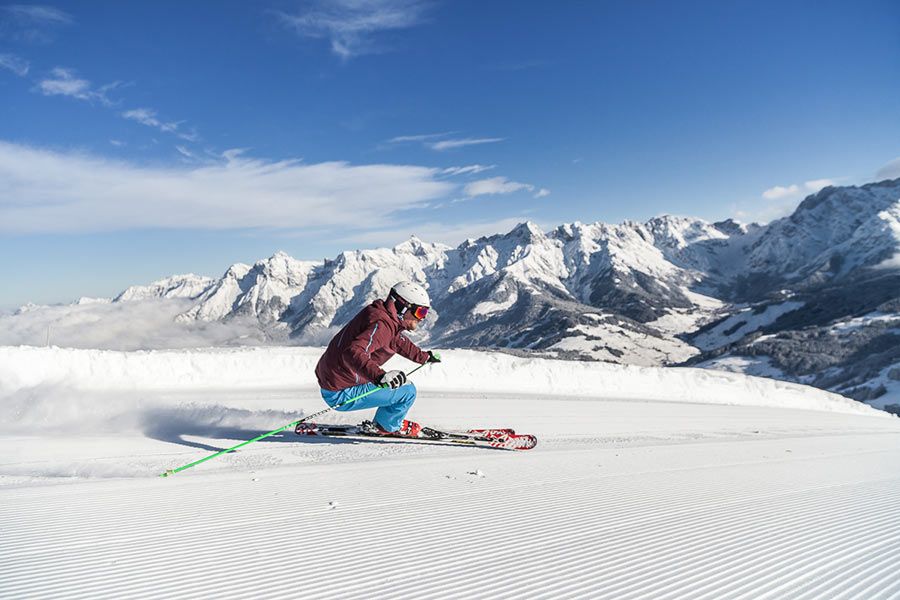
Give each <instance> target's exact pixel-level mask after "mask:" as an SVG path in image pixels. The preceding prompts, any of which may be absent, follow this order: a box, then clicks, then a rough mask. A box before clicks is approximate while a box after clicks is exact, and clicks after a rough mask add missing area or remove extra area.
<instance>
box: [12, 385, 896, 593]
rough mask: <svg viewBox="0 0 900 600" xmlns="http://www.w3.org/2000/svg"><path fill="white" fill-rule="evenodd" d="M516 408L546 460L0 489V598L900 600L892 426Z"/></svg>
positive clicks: (364, 465)
mask: <svg viewBox="0 0 900 600" xmlns="http://www.w3.org/2000/svg"><path fill="white" fill-rule="evenodd" d="M274 401H275V402H277V399H275V400H274ZM514 401H516V400H515V399H511V398H492V397H461V396H459V395H452V396H440V395H437V396H435V397H434V398H431V399H429V400H424V399H423V402H422V406H421V407H420V406H417V407H416V409H419V410H420V412H423V413H433V414H434V415H435V416H434V418H435V419H437V420H442V419H443V420H451V418H450V417H449V414H450V413H453V414H456V415H458V414H459V412H463V413H465V411H467V410H468V411H471V412H474V413H478V412H481V413H483V414H484V415H485V418H488V419H493V418H498V417H497V416H496V415H494V412H495V411H496V412H502V411H506V410H508V406H509V403H511V402H514ZM520 402H522V403H523V406H521V407H520V408H521V410H520V412H519V413H518V416H516V417H514V418H511V420H512V421H515V423H514V424H515V425H516V428H517V429H518V430H522V431H525V430H526V429H530V430H538V429H539V430H541V432H540V434H541V445H539V446H538V448H536V449H535V450H533V451H530V452H522V453H514V452H503V451H491V450H482V449H473V448H464V447H456V446H453V447H446V446H423V445H412V444H409V443H406V442H403V441H381V442H379V441H377V440H376V441H374V442H372V443H368V442H357V441H353V440H344V439H341V440H334V441H332V440H324V441H323V440H319V439H315V440H314V441H312V442H307V441H304V439H300V441H297V442H292V443H277V442H272V443H268V444H267V443H266V442H259V443H257V444H253V445H251V446H249V447H247V448H246V449H243V450H241V451H240V452H239V453H237V454H235V455H230V456H226V457H221V458H219V459H216V460H215V461H210V462H209V463H204V464H202V465H198V466H197V467H195V468H194V469H191V470H188V471H185V472H183V473H181V474H179V475H177V476H175V477H171V478H168V479H162V478H158V477H156V476H155V475H156V474H157V473H158V472H159V471H160V470H162V468H165V467H166V466H168V467H171V466H176V465H177V464H181V463H183V462H187V461H189V460H194V459H196V458H198V457H200V456H203V455H205V454H204V453H203V452H198V450H197V449H192V448H186V449H183V450H182V451H177V452H173V451H172V448H171V447H170V446H171V445H170V444H168V443H166V442H161V441H152V442H147V443H146V445H144V444H141V443H139V440H137V439H129V438H127V437H126V439H124V440H119V441H118V443H116V440H115V439H114V438H113V439H110V440H108V444H107V445H108V446H109V450H112V452H110V451H109V450H105V449H104V447H102V446H100V445H97V444H94V443H91V444H89V446H90V449H85V450H84V452H85V453H84V454H83V455H82V456H81V458H80V459H78V460H80V461H82V462H84V463H86V464H89V463H91V462H95V461H98V460H102V458H103V457H102V456H100V455H98V453H99V454H102V452H103V451H106V452H107V454H115V453H117V452H118V453H121V452H122V451H123V445H122V444H123V443H126V444H127V443H131V444H134V445H133V446H131V447H132V448H134V451H133V453H132V454H131V455H129V454H128V453H127V452H126V453H124V454H119V456H120V457H119V458H116V459H115V460H116V461H121V460H123V458H122V457H128V459H130V460H132V461H133V462H134V463H135V466H134V467H133V468H134V469H136V470H135V471H134V472H132V473H131V477H129V478H121V477H119V478H112V479H92V480H89V481H83V480H82V481H80V482H76V483H68V484H57V485H46V484H44V485H34V484H33V483H32V484H31V485H25V484H23V483H19V484H10V485H7V486H6V487H3V488H0V501H2V505H3V507H4V510H3V511H2V513H0V534H2V538H3V544H2V546H0V597H4V598H25V597H41V598H53V597H60V598H159V597H178V598H187V597H210V596H214V597H217V598H242V597H247V596H255V597H276V596H277V597H279V598H285V597H287V598H300V597H302V598H372V597H379V598H446V597H465V598H480V597H491V598H513V597H529V598H616V599H626V598H654V599H656V598H660V599H662V598H710V599H719V598H866V599H870V598H897V597H900V596H898V595H900V574H898V573H897V570H896V564H895V560H894V558H895V557H896V553H897V551H898V550H900V516H898V513H897V511H896V499H897V498H898V497H900V472H898V469H897V467H896V465H897V464H898V459H900V426H898V424H897V423H896V420H893V419H877V418H871V417H863V416H854V415H839V414H831V413H816V412H812V411H799V410H782V409H774V408H765V407H735V406H703V405H689V404H684V405H681V404H674V403H652V402H646V403H641V402H615V401H604V400H588V399H583V400H579V401H575V400H566V401H558V402H554V401H548V400H538V399H527V400H524V401H520ZM454 403H455V404H456V406H455V407H454V406H453V404H454ZM493 405H497V406H496V407H495V408H493V409H491V406H493ZM479 406H481V408H479ZM548 409H549V410H548ZM547 413H557V416H558V419H559V420H558V422H557V423H559V424H554V423H553V422H552V417H548V416H546V414H547ZM359 414H360V413H357V414H356V415H359ZM356 415H353V416H356ZM491 415H494V416H491ZM423 420H424V419H423ZM689 423H690V424H691V430H690V432H689V433H687V434H685V433H684V432H685V431H686V425H688V424H689ZM554 428H556V429H557V431H555V432H554V431H553V430H554ZM290 435H291V436H292V435H293V434H290ZM17 441H18V442H20V443H21V442H23V439H22V438H17ZM24 441H25V442H26V443H27V441H28V440H27V439H26V440H24ZM69 441H70V442H71V443H72V444H73V445H74V446H75V448H76V449H77V448H78V445H79V439H78V438H77V437H75V438H71V439H70V440H69ZM206 441H207V442H208V443H210V444H213V445H217V444H218V445H220V446H222V447H224V446H225V445H226V443H227V442H226V443H223V441H222V440H218V441H217V440H206ZM235 441H237V440H235ZM38 442H39V441H36V442H35V443H38ZM6 446H7V444H6V443H4V444H3V447H4V449H6ZM77 454H78V452H77V451H76V452H74V453H73V455H72V456H73V457H77ZM276 455H286V456H282V457H280V460H272V459H273V458H278V457H277V456H276ZM239 459H240V460H239ZM57 460H59V459H57ZM292 460H293V461H296V462H291V461H292ZM142 461H143V462H142ZM37 462H38V464H44V463H46V462H47V461H46V460H45V461H43V462H42V461H37ZM216 463H218V464H216ZM247 465H264V466H262V467H260V468H257V467H253V466H247ZM9 466H10V464H9V463H5V464H4V465H3V466H2V467H0V472H8V471H7V469H8V467H9ZM154 467H155V470H154ZM478 471H481V473H482V475H481V476H479V475H477V474H476V473H478ZM332 503H333V504H332Z"/></svg>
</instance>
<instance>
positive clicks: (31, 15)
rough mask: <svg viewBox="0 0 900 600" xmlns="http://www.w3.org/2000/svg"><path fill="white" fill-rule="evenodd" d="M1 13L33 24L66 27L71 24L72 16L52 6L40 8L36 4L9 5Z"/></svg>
mask: <svg viewBox="0 0 900 600" xmlns="http://www.w3.org/2000/svg"><path fill="white" fill-rule="evenodd" d="M3 11H4V12H6V13H7V14H8V15H10V16H11V17H12V18H14V19H18V20H20V21H31V22H33V23H47V24H59V25H67V24H69V23H72V16H71V15H69V14H68V13H65V12H63V11H61V10H59V9H58V8H53V7H52V6H40V5H37V4H10V5H9V6H4V7H3Z"/></svg>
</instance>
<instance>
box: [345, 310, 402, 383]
mask: <svg viewBox="0 0 900 600" xmlns="http://www.w3.org/2000/svg"><path fill="white" fill-rule="evenodd" d="M390 336H391V331H390V328H389V327H388V326H387V325H386V324H385V323H381V322H379V321H375V322H374V323H372V324H371V325H369V326H368V327H366V328H365V329H364V330H363V331H362V332H361V333H360V334H359V335H358V336H356V337H355V338H353V341H352V342H350V345H349V346H348V347H347V354H348V357H349V361H348V362H349V363H350V364H351V365H352V366H353V368H354V369H356V371H357V372H359V373H362V374H363V375H365V376H366V378H368V379H369V381H378V380H379V379H380V378H381V376H382V375H384V369H382V368H381V367H380V366H378V364H377V363H376V362H375V361H374V360H372V353H373V352H375V351H376V350H378V349H379V348H384V347H385V346H387V345H388V344H389V343H390Z"/></svg>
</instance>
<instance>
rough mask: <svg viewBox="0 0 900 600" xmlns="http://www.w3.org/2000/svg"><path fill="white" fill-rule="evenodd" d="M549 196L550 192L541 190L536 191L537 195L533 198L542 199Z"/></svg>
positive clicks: (544, 189) (545, 189)
mask: <svg viewBox="0 0 900 600" xmlns="http://www.w3.org/2000/svg"><path fill="white" fill-rule="evenodd" d="M549 195H550V190H548V189H547V188H541V189H539V190H538V191H537V193H536V194H535V195H534V197H535V198H544V197H546V196H549Z"/></svg>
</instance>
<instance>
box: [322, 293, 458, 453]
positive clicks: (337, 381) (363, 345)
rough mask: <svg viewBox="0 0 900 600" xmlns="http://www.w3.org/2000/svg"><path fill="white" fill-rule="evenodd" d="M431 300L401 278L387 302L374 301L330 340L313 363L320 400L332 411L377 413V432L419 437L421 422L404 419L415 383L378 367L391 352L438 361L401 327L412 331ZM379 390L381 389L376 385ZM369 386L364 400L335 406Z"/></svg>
mask: <svg viewBox="0 0 900 600" xmlns="http://www.w3.org/2000/svg"><path fill="white" fill-rule="evenodd" d="M430 307H431V300H430V299H429V298H428V293H427V292H426V291H425V290H424V288H422V286H420V285H417V284H415V283H412V282H411V281H401V282H400V283H398V284H396V285H395V286H394V287H392V288H391V291H390V293H389V294H388V297H387V299H386V300H375V301H374V302H372V304H370V305H369V306H367V307H366V308H364V309H363V310H361V311H360V312H359V314H357V315H356V316H355V317H353V319H352V320H351V321H350V322H349V323H347V324H346V325H345V326H344V328H343V329H341V330H340V331H339V332H338V333H337V335H335V336H334V338H333V339H332V340H331V343H329V344H328V348H327V349H326V350H325V353H324V354H323V355H322V358H320V359H319V363H318V364H317V365H316V378H317V379H318V381H319V387H320V388H321V392H322V398H323V399H324V400H325V402H326V403H327V404H328V405H329V406H334V407H337V408H336V410H339V411H348V410H362V409H366V408H375V407H378V410H377V411H376V412H375V427H376V431H377V433H380V434H383V435H393V436H403V437H417V436H418V435H419V433H420V432H421V430H422V426H421V425H419V424H418V423H414V422H413V421H407V420H406V419H404V417H405V416H406V413H407V412H408V411H409V409H410V407H411V406H412V405H413V402H415V400H416V386H414V385H413V384H412V382H410V381H407V380H406V374H405V373H404V372H403V371H398V370H392V371H387V372H385V371H384V369H382V368H381V365H383V364H384V363H385V362H386V361H387V360H388V359H389V358H390V357H392V356H393V355H394V354H400V356H403V357H405V358H408V359H409V360H411V361H413V362H416V363H419V364H425V363H429V362H430V363H438V362H441V357H440V355H439V354H437V353H436V352H432V351H430V350H429V351H428V352H425V351H423V350H421V349H420V348H419V347H418V346H416V345H415V344H414V343H413V342H412V341H410V339H409V338H407V337H406V336H405V335H403V333H402V332H403V331H415V330H416V329H417V328H418V326H419V323H420V322H421V321H422V320H423V319H424V318H425V316H426V315H427V314H428V310H429V308H430ZM379 388H380V389H379ZM373 389H378V391H375V392H372V393H371V394H369V395H368V396H366V397H364V398H360V399H359V400H356V401H355V402H351V403H349V404H344V405H343V406H338V405H339V404H341V403H342V402H345V401H347V400H348V399H350V398H353V397H356V396H359V395H360V394H364V393H365V392H368V391H370V390H373Z"/></svg>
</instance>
